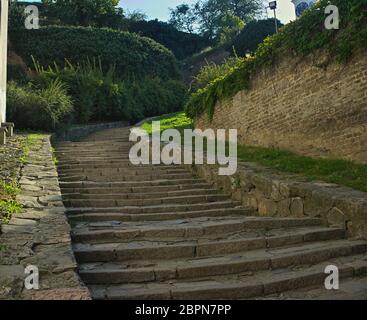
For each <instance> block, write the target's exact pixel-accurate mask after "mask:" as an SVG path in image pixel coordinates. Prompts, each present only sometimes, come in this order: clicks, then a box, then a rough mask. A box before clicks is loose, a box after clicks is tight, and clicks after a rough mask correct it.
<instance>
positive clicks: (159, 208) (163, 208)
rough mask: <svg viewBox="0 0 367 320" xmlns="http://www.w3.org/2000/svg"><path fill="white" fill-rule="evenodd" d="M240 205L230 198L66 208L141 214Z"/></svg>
mask: <svg viewBox="0 0 367 320" xmlns="http://www.w3.org/2000/svg"><path fill="white" fill-rule="evenodd" d="M238 205H240V203H239V202H234V201H232V200H226V201H217V202H208V203H207V202H205V203H196V204H162V205H155V206H124V207H104V208H96V207H90V208H88V207H79V208H67V209H66V212H67V213H68V214H78V213H123V214H127V213H130V214H142V213H151V214H154V213H170V212H175V213H178V212H187V211H197V210H209V209H223V208H234V207H236V206H238Z"/></svg>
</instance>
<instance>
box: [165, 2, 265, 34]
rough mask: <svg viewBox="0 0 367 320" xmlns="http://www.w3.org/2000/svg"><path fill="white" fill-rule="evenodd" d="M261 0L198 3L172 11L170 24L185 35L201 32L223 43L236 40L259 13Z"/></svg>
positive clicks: (183, 5) (184, 5)
mask: <svg viewBox="0 0 367 320" xmlns="http://www.w3.org/2000/svg"><path fill="white" fill-rule="evenodd" d="M262 3H263V1H262V0H198V1H197V2H196V3H194V4H193V5H188V4H182V5H179V6H177V7H176V8H174V9H171V18H170V23H171V24H172V25H173V26H175V27H176V28H177V29H179V30H182V31H185V32H190V33H192V32H195V31H198V32H200V34H201V35H203V36H206V37H208V38H210V39H217V40H220V41H223V39H226V41H228V40H230V39H228V38H233V37H235V36H236V35H237V34H238V33H239V32H240V31H241V29H242V28H243V26H244V25H245V23H247V22H249V21H252V20H253V19H255V18H256V17H257V16H258V15H259V14H260V13H261V12H262V7H263V6H262Z"/></svg>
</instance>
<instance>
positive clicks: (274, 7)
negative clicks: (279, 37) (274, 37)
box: [268, 1, 278, 33]
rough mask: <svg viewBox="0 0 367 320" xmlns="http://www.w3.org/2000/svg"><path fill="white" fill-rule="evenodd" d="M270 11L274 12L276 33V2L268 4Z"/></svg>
mask: <svg viewBox="0 0 367 320" xmlns="http://www.w3.org/2000/svg"><path fill="white" fill-rule="evenodd" d="M268 8H270V10H273V11H274V20H275V32H276V33H278V20H277V13H276V10H277V2H276V1H271V2H269V7H268Z"/></svg>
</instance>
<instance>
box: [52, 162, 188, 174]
mask: <svg viewBox="0 0 367 320" xmlns="http://www.w3.org/2000/svg"><path fill="white" fill-rule="evenodd" d="M106 167H107V168H121V169H129V168H130V169H132V170H140V169H151V170H154V169H163V170H164V169H186V168H185V167H184V166H179V165H177V166H176V165H142V164H140V165H133V164H131V163H130V161H123V162H113V163H108V164H106V163H97V164H62V165H58V167H57V168H58V170H59V172H66V171H70V172H73V170H83V169H89V170H93V169H100V168H101V169H104V168H106Z"/></svg>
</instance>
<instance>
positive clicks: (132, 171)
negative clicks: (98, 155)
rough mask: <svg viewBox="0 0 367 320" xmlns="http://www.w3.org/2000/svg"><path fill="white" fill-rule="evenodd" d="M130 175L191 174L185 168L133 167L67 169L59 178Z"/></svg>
mask: <svg viewBox="0 0 367 320" xmlns="http://www.w3.org/2000/svg"><path fill="white" fill-rule="evenodd" d="M106 173H107V174H114V175H116V174H125V175H126V174H128V175H145V174H148V175H149V174H152V173H158V174H164V173H189V172H188V171H187V170H185V169H184V168H175V167H171V168H159V167H147V168H132V167H115V168H111V167H109V168H80V169H67V170H59V176H60V177H63V176H68V175H76V174H84V175H90V174H99V175H105V174H106Z"/></svg>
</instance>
